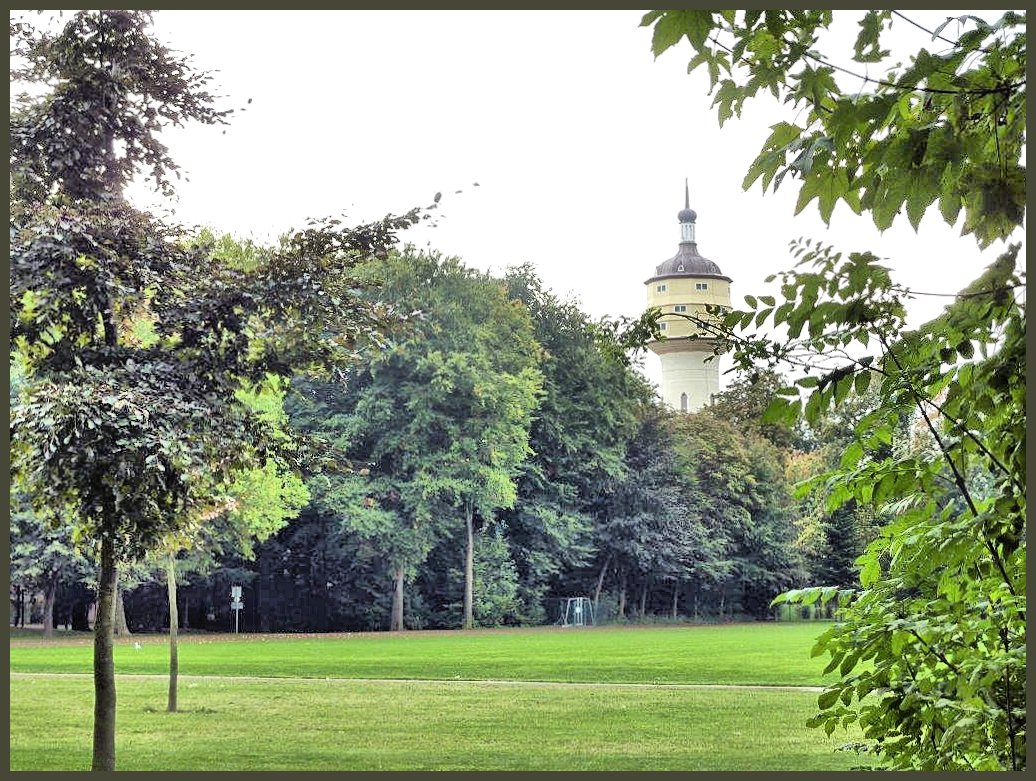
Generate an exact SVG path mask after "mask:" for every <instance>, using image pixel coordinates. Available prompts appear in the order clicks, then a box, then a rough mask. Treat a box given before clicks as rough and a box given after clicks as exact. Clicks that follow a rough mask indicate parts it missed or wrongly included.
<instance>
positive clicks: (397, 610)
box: [389, 567, 406, 632]
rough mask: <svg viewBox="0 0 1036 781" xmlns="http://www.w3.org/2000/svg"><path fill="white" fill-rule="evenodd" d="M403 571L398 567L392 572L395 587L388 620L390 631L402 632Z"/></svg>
mask: <svg viewBox="0 0 1036 781" xmlns="http://www.w3.org/2000/svg"><path fill="white" fill-rule="evenodd" d="M404 574H405V571H404V569H403V568H402V567H398V568H397V569H396V571H395V572H394V573H393V576H394V580H395V587H394V589H393V591H392V620H391V621H389V631H390V632H402V631H403V630H404V629H405V628H406V627H404V626H403V575H404Z"/></svg>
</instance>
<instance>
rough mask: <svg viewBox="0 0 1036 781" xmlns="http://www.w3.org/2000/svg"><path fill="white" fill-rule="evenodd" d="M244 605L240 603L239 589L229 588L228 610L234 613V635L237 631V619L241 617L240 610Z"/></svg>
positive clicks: (236, 587)
mask: <svg viewBox="0 0 1036 781" xmlns="http://www.w3.org/2000/svg"><path fill="white" fill-rule="evenodd" d="M244 606H245V603H244V602H242V601H241V587H240V586H231V587H230V609H231V610H233V611H234V634H237V631H238V617H239V616H240V615H241V608H243V607H244Z"/></svg>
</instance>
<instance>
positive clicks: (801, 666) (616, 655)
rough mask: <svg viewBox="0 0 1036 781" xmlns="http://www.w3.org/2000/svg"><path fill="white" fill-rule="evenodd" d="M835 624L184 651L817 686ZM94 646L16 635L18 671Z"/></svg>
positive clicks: (621, 678)
mask: <svg viewBox="0 0 1036 781" xmlns="http://www.w3.org/2000/svg"><path fill="white" fill-rule="evenodd" d="M827 626H828V625H827V624H821V623H788V624H763V623H760V624H733V625H726V626H676V627H673V626H661V627H657V626H652V627H599V628H594V629H560V628H546V629H523V630H518V631H514V630H485V631H478V632H460V631H456V632H407V633H403V634H389V633H370V634H367V633H364V634H354V635H333V636H312V635H309V636H303V637H290V636H287V637H286V636H283V635H277V636H269V635H237V636H236V637H235V636H234V635H218V636H208V635H186V636H183V637H181V641H180V651H179V656H180V670H181V672H183V673H193V674H196V675H248V676H262V677H301V678H326V677H331V678H400V679H413V678H422V679H424V678H429V679H439V680H442V679H461V680H483V679H499V680H521V681H585V682H615V683H740V684H746V683H751V684H767V685H781V684H783V685H793V686H816V685H819V684H821V683H822V678H821V671H822V670H823V669H824V666H825V664H826V657H817V658H815V659H811V658H810V656H809V651H810V648H811V647H812V645H813V641H814V639H815V638H816V636H817V635H818V634H819V633H820V632H821V631H823V630H824V629H825V628H827ZM136 643H139V644H140V645H141V648H140V649H137V648H136V647H135V644H136ZM92 653H93V647H92V645H91V642H90V639H89V638H88V637H81V638H80V640H79V641H78V642H77V643H69V642H61V641H57V642H54V643H51V644H46V645H45V644H41V643H33V642H31V641H20V642H19V641H12V645H11V670H12V671H13V672H82V673H87V672H90V670H91V669H92V667H91V659H92ZM168 653H169V652H168V645H167V640H166V638H165V637H164V636H161V635H150V636H134V637H131V638H129V639H127V640H124V641H121V642H119V644H118V646H117V648H116V651H115V668H116V670H117V671H118V672H120V673H162V672H164V671H165V670H166V667H167V665H168Z"/></svg>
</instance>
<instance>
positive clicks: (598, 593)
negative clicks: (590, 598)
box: [594, 553, 612, 614]
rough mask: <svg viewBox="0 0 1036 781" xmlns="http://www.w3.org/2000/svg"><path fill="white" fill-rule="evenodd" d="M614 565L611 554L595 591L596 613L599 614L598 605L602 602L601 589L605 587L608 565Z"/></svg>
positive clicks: (603, 567)
mask: <svg viewBox="0 0 1036 781" xmlns="http://www.w3.org/2000/svg"><path fill="white" fill-rule="evenodd" d="M611 563H612V555H611V554H610V553H609V554H608V556H607V557H606V558H605V560H604V566H602V567H601V574H600V575H598V576H597V588H596V590H594V613H595V614H596V613H597V603H598V602H600V601H601V588H602V587H603V586H604V574H605V573H606V572H607V571H608V565H609V564H611Z"/></svg>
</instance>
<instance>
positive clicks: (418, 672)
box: [10, 624, 859, 770]
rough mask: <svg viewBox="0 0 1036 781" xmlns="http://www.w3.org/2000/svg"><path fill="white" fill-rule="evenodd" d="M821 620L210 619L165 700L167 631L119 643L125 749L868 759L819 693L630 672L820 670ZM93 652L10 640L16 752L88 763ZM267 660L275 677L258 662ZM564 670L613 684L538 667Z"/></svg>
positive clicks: (539, 763) (44, 762)
mask: <svg viewBox="0 0 1036 781" xmlns="http://www.w3.org/2000/svg"><path fill="white" fill-rule="evenodd" d="M822 629H823V626H820V625H816V624H813V625H805V626H803V625H799V624H795V625H772V624H770V625H762V624H760V625H734V626H724V627H651V628H616V629H611V628H609V629H603V628H602V629H593V630H521V631H478V632H470V633H462V632H436V633H416V632H414V633H408V634H405V635H389V634H382V635H350V636H336V637H320V638H314V637H298V638H281V637H277V638H273V637H267V638H264V637H262V636H256V635H252V636H249V635H241V636H239V637H237V638H233V637H230V638H228V637H219V638H207V637H204V636H194V637H188V638H186V639H185V641H184V642H183V643H182V646H181V668H180V669H181V673H182V678H181V684H180V707H181V709H182V712H180V713H177V714H169V713H166V712H165V711H164V707H165V692H166V681H165V679H164V677H163V676H162V675H161V673H163V672H164V670H165V665H166V664H167V659H166V655H165V654H166V646H165V644H164V642H163V639H162V638H159V637H155V636H145V637H135V638H130V639H129V641H128V642H120V644H119V648H118V653H117V656H116V670H117V671H118V672H119V673H120V677H119V679H118V697H119V699H118V717H117V725H118V726H117V752H118V753H117V762H118V767H119V769H121V770H161V769H178V770H179V769H185V770H372V769H379V768H383V769H399V770H433V769H435V770H460V769H468V770H503V769H526V770H548V769H557V770H568V769H571V770H576V769H579V770H705V769H712V770H824V769H828V770H838V769H848V768H850V767H852V766H853V765H856V764H859V760H858V759H857V758H856V757H855V756H853V755H851V754H845V753H840V752H836V751H835V750H834V749H835V748H836V747H837V746H838V745H839V744H840V743H842V742H846V741H847V740H854V739H857V738H858V733H857V732H855V731H851V732H849V733H840V732H836V733H835V734H834V735H833V736H831V737H830V738H828V737H826V736H825V735H824V733H823V731H818V730H811V729H807V728H806V727H805V726H804V723H805V721H806V719H807V718H809V717H810V716H811V715H813V713H814V712H815V709H816V696H817V695H816V693H815V692H810V691H803V690H795V689H779V688H744V689H737V688H722V687H716V688H681V687H678V686H672V685H667V686H654V687H645V686H636V685H633V686H625V685H614V684H616V683H620V684H621V683H622V682H625V683H644V682H655V681H658V682H665V683H667V684H674V683H684V684H710V683H735V684H736V683H741V684H760V683H764V684H810V683H812V684H815V683H817V682H818V681H819V675H818V673H819V669H821V665H820V664H818V662H819V661H820V660H817V659H814V660H810V659H809V647H810V645H811V644H812V638H813V637H814V636H815V635H816V634H817V633H818V632H819V631H822ZM135 642H139V643H141V645H142V648H141V649H140V650H136V649H135V648H134V646H133V644H134V643H135ZM90 653H91V648H90V646H89V644H88V642H87V641H86V640H85V639H83V638H80V639H79V640H58V641H55V642H53V643H41V642H38V641H34V640H23V639H12V641H11V670H12V672H14V673H15V674H14V675H12V677H11V681H10V694H11V713H10V715H11V740H10V756H11V760H10V767H11V769H12V770H47V769H50V770H77V769H86V768H88V766H89V756H90V739H91V723H92V702H93V693H92V681H91V679H90V677H89V675H88V674H86V673H88V671H89V662H90ZM130 671H132V672H135V673H137V674H136V675H126V674H125V673H128V672H130ZM55 672H58V673H61V672H64V673H66V674H65V675H53V673H55ZM48 673H50V674H48ZM69 673H82V674H79V675H76V674H69ZM143 673H153V674H155V675H154V676H151V675H144V674H143ZM202 675H206V676H220V677H200V676H202ZM267 675H273V676H276V677H277V679H276V680H270V679H262V678H250V677H247V676H267ZM195 676H198V677H195ZM350 677H353V678H361V677H362V678H375V679H382V678H397V679H402V678H410V679H435V680H428V681H419V680H376V681H359V680H348V678H350ZM454 678H460V679H462V680H461V681H457V680H450V679H454ZM477 679H483V681H484V682H479V681H478V680H477ZM494 680H499V681H505V682H503V683H498V682H490V681H494ZM566 680H571V681H587V682H591V681H592V682H596V683H597V684H599V685H580V686H568V685H557V684H554V685H551V684H550V683H543V684H541V683H528V681H566ZM522 681H526V682H525V683H522ZM608 682H610V684H609V683H608Z"/></svg>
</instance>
